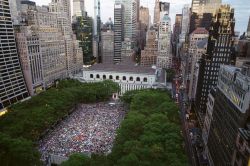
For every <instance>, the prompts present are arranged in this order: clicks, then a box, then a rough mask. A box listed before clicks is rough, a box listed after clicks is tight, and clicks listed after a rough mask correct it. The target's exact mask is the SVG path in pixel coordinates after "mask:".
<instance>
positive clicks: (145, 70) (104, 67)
mask: <svg viewBox="0 0 250 166" xmlns="http://www.w3.org/2000/svg"><path fill="white" fill-rule="evenodd" d="M88 70H95V71H107V72H110V71H112V72H125V73H138V74H155V72H156V70H155V69H153V68H150V67H143V66H136V65H132V64H95V65H93V66H91V67H89V68H88Z"/></svg>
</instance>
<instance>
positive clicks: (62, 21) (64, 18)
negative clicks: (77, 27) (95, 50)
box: [49, 0, 82, 75]
mask: <svg viewBox="0 0 250 166" xmlns="http://www.w3.org/2000/svg"><path fill="white" fill-rule="evenodd" d="M49 12H50V13H54V14H56V15H57V20H58V21H57V26H58V27H59V28H60V31H61V32H62V34H63V38H64V42H65V47H64V48H65V51H66V57H67V61H66V62H67V70H68V75H72V74H75V73H77V72H78V71H79V70H80V69H81V67H80V68H79V64H76V63H81V64H82V60H81V61H75V59H76V56H78V55H79V54H77V55H75V54H74V53H76V51H75V50H74V48H76V47H75V46H74V44H75V41H74V40H75V37H74V35H73V31H72V25H71V6H70V0H52V2H51V3H49ZM81 57H82V56H81Z"/></svg>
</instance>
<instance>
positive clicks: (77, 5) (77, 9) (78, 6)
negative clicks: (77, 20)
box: [73, 0, 85, 17]
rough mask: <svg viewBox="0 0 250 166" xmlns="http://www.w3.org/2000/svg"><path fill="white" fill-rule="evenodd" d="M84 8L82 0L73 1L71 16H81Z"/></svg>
mask: <svg viewBox="0 0 250 166" xmlns="http://www.w3.org/2000/svg"><path fill="white" fill-rule="evenodd" d="M84 8H85V6H84V0H73V16H76V17H77V16H83V15H84V11H85V9H84Z"/></svg>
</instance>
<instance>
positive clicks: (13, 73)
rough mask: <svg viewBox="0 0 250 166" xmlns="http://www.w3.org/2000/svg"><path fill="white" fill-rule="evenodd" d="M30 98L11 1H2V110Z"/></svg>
mask: <svg viewBox="0 0 250 166" xmlns="http://www.w3.org/2000/svg"><path fill="white" fill-rule="evenodd" d="M28 96H29V94H28V91H27V88H26V84H25V81H24V77H23V73H22V70H21V66H20V61H19V59H18V55H17V50H16V43H15V36H14V30H13V25H12V21H11V14H10V7H9V0H0V110H1V109H3V108H5V107H7V106H9V105H10V104H13V103H15V102H17V101H19V100H22V99H24V98H27V97H28Z"/></svg>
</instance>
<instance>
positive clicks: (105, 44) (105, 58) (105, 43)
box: [101, 29, 114, 64]
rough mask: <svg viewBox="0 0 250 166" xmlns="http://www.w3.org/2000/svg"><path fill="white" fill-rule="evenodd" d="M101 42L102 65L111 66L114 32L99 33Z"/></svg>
mask: <svg viewBox="0 0 250 166" xmlns="http://www.w3.org/2000/svg"><path fill="white" fill-rule="evenodd" d="M101 36H102V42H101V53H102V63H109V64H113V58H114V31H113V30H111V29H110V30H107V31H102V32H101Z"/></svg>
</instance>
